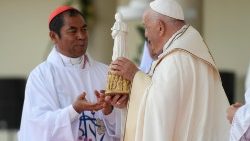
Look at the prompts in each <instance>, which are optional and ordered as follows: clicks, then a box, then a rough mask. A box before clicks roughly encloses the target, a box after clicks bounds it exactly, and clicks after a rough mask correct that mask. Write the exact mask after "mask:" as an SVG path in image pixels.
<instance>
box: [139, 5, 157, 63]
mask: <svg viewBox="0 0 250 141" xmlns="http://www.w3.org/2000/svg"><path fill="white" fill-rule="evenodd" d="M143 24H144V26H145V37H146V39H147V46H148V49H149V52H150V55H151V57H152V58H153V59H157V57H158V55H159V54H160V52H161V48H162V47H161V46H159V36H158V35H159V33H157V28H158V27H157V21H156V19H155V18H154V17H153V13H152V11H151V10H147V11H146V12H145V13H144V15H143Z"/></svg>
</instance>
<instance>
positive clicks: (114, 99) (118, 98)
mask: <svg viewBox="0 0 250 141" xmlns="http://www.w3.org/2000/svg"><path fill="white" fill-rule="evenodd" d="M128 98H129V95H127V94H124V95H121V94H115V95H113V96H105V101H106V102H108V103H111V104H112V105H113V106H114V107H117V108H125V107H126V106H127V103H128Z"/></svg>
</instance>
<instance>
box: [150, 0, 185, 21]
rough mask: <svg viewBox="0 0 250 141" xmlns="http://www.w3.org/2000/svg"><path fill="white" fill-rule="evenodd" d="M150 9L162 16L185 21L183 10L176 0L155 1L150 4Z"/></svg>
mask: <svg viewBox="0 0 250 141" xmlns="http://www.w3.org/2000/svg"><path fill="white" fill-rule="evenodd" d="M150 7H151V8H152V9H153V10H154V11H155V12H158V13H160V14H163V15H166V16H168V17H171V18H175V19H179V20H184V14H183V10H182V8H181V6H180V4H179V3H178V2H176V1H175V0H154V1H152V2H151V3H150Z"/></svg>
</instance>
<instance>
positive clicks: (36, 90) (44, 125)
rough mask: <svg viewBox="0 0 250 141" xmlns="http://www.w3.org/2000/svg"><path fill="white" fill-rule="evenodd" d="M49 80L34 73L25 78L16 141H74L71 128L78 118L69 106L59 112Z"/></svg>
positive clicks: (56, 99) (55, 95) (37, 72)
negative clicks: (25, 82) (17, 140)
mask: <svg viewBox="0 0 250 141" xmlns="http://www.w3.org/2000/svg"><path fill="white" fill-rule="evenodd" d="M51 77H52V76H44V74H43V73H41V72H40V70H39V69H36V70H35V71H33V72H32V73H31V75H30V76H29V78H28V81H27V85H26V91H25V102H24V109H23V116H22V120H23V122H22V124H23V125H21V129H20V133H19V140H20V141H59V140H60V141H73V140H75V139H74V137H73V133H72V128H71V124H72V121H74V120H75V119H77V117H78V115H79V114H78V113H76V111H75V110H74V109H73V107H72V106H71V105H69V106H67V107H65V108H62V109H61V108H60V102H59V100H58V96H57V94H56V92H55V89H54V87H55V86H53V83H52V82H51V80H52V79H53V78H51ZM25 137H27V138H25Z"/></svg>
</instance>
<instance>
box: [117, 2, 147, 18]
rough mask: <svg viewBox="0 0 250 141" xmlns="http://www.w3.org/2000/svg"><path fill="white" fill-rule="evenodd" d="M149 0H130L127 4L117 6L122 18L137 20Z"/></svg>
mask: <svg viewBox="0 0 250 141" xmlns="http://www.w3.org/2000/svg"><path fill="white" fill-rule="evenodd" d="M150 2H151V0H130V2H129V4H128V5H127V6H120V7H118V9H117V11H119V12H121V14H122V15H123V16H124V20H138V19H141V18H142V14H143V12H144V10H145V9H146V8H147V7H148V5H149V3H150Z"/></svg>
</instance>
